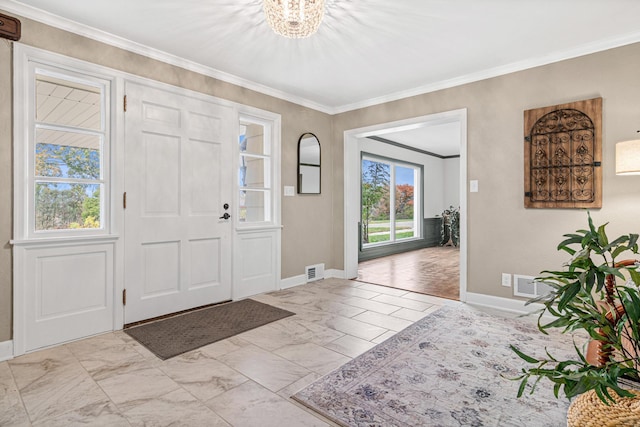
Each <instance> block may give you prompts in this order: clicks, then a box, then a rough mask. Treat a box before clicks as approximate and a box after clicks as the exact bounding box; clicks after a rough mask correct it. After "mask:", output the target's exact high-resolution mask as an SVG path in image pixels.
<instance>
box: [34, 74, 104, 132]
mask: <svg viewBox="0 0 640 427" xmlns="http://www.w3.org/2000/svg"><path fill="white" fill-rule="evenodd" d="M100 98H101V91H100V89H99V88H97V87H94V86H88V85H83V84H80V83H76V82H71V81H68V80H63V79H58V78H53V77H49V76H44V75H41V74H36V121H38V122H41V123H49V124H55V125H64V126H73V127H79V128H84V129H93V130H101V129H102V114H101V111H100V109H101V105H100Z"/></svg>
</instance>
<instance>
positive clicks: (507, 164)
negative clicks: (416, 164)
mask: <svg viewBox="0 0 640 427" xmlns="http://www.w3.org/2000/svg"><path fill="white" fill-rule="evenodd" d="M638 69H640V44H635V45H630V46H626V47H622V48H618V49H613V50H609V51H605V52H601V53H597V54H593V55H588V56H585V57H581V58H577V59H573V60H568V61H563V62H560V63H556V64H551V65H548V66H544V67H539V68H535V69H531V70H526V71H522V72H518V73H513V74H509V75H506V76H502V77H497V78H493V79H488V80H483V81H480V82H477V83H472V84H467V85H464V86H459V87H455V88H452V89H447V90H442V91H438V92H435V93H430V94H425V95H420V96H415V97H412V98H407V99H403V100H399V101H395V102H390V103H386V104H382V105H376V106H373V107H369V108H365V109H361V110H357V111H351V112H347V113H343V114H340V115H338V116H335V117H334V122H333V127H334V136H333V138H334V139H335V141H336V146H335V147H334V150H333V153H334V155H335V167H336V180H335V188H334V194H335V202H334V211H333V214H334V217H336V218H341V217H342V212H343V208H344V206H343V202H342V198H343V194H342V193H343V180H342V177H341V175H340V174H339V173H338V171H340V170H342V167H343V160H342V156H343V154H342V153H343V132H344V131H345V130H349V129H355V128H360V127H364V126H369V125H374V124H379V123H384V122H390V121H394V120H400V119H405V118H409V117H416V116H422V115H426V114H432V113H438V112H443V111H449V110H454V109H459V108H467V109H468V111H467V113H468V123H467V126H468V131H467V137H468V166H467V171H468V179H477V180H478V181H479V190H480V191H479V192H478V193H472V194H469V195H468V242H469V255H468V262H469V264H468V276H467V281H468V291H469V292H476V293H482V294H487V295H493V296H500V297H509V296H510V295H511V290H510V289H509V288H504V287H501V286H500V274H501V273H503V272H505V273H517V274H526V275H536V274H537V273H539V272H540V271H541V270H543V269H549V268H551V269H555V268H560V267H561V264H562V262H563V261H564V260H565V257H564V256H563V255H561V254H559V253H557V252H556V250H555V247H556V245H557V243H559V242H560V240H561V238H562V234H564V233H568V232H572V231H574V230H576V229H579V228H584V227H585V226H586V213H585V212H584V211H582V210H568V209H563V210H556V209H525V208H524V207H523V173H524V172H523V134H524V133H523V111H524V110H527V109H530V108H536V107H544V106H549V105H556V104H562V103H567V102H571V101H577V100H582V99H589V98H594V97H598V96H601V97H602V98H603V100H604V108H603V110H604V111H603V168H604V170H603V182H604V186H603V191H604V196H603V208H602V209H601V210H598V211H594V212H592V216H593V217H594V220H595V221H597V222H599V223H603V222H607V221H610V222H611V225H610V226H609V231H610V233H612V234H616V233H617V234H622V233H630V232H635V233H638V232H640V176H627V177H622V176H616V175H615V170H614V169H615V166H614V162H615V143H616V142H618V141H621V140H626V139H633V138H636V137H638V136H637V134H636V130H638V129H640V78H639V77H638V71H637V70H638ZM342 228H343V226H342V223H341V222H336V227H335V231H334V232H335V239H334V248H333V249H334V250H333V252H334V264H335V265H336V266H337V267H338V268H341V266H342V260H343V242H342V239H343V230H342Z"/></svg>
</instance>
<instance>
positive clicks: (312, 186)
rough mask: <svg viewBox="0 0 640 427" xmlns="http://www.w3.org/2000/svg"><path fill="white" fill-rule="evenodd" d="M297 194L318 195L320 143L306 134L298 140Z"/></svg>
mask: <svg viewBox="0 0 640 427" xmlns="http://www.w3.org/2000/svg"><path fill="white" fill-rule="evenodd" d="M298 194H320V141H318V138H317V137H316V136H315V135H314V134H312V133H308V132H307V133H303V134H302V136H301V137H300V139H299V140H298Z"/></svg>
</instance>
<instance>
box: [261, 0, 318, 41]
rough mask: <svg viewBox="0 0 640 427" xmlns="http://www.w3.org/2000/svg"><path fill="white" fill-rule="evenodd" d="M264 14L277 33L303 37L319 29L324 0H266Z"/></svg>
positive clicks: (291, 36) (298, 37)
mask: <svg viewBox="0 0 640 427" xmlns="http://www.w3.org/2000/svg"><path fill="white" fill-rule="evenodd" d="M264 15H265V17H266V18H267V23H268V24H269V26H270V27H271V29H272V30H273V31H275V32H276V34H280V35H281V36H284V37H288V38H290V39H302V38H305V37H309V36H310V35H312V34H313V33H315V32H316V31H318V27H319V26H320V22H321V21H322V17H323V16H324V0H264Z"/></svg>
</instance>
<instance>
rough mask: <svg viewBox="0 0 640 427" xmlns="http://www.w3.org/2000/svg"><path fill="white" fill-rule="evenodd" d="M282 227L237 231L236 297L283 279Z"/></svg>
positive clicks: (272, 286) (270, 287)
mask: <svg viewBox="0 0 640 427" xmlns="http://www.w3.org/2000/svg"><path fill="white" fill-rule="evenodd" d="M280 233H281V231H280V228H272V229H264V230H255V229H250V230H242V229H239V230H237V232H236V237H235V244H234V255H235V256H234V257H233V262H234V274H233V291H232V292H233V299H234V300H238V299H242V298H246V297H249V296H251V295H257V294H261V293H264V292H271V291H275V290H277V289H278V284H279V282H280V265H279V257H278V251H279V250H280Z"/></svg>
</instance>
